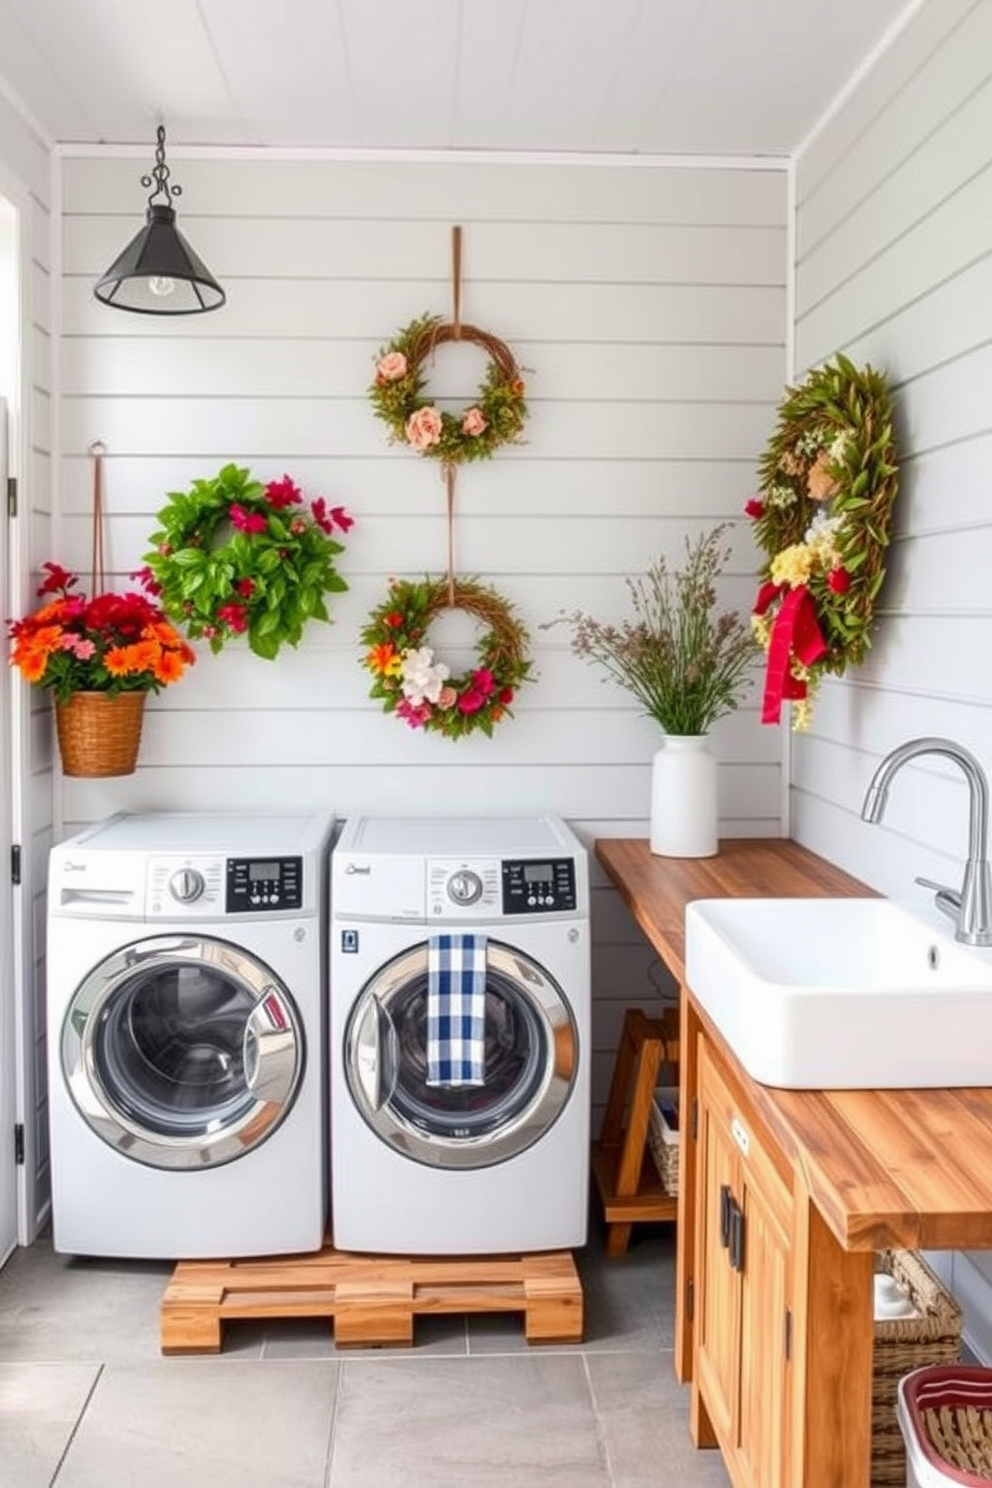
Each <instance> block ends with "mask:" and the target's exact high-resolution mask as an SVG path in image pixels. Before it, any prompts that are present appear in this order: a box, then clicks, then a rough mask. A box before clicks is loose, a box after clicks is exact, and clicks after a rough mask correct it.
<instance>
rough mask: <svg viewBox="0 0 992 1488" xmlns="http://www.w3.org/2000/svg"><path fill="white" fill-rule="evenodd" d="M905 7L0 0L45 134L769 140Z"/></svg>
mask: <svg viewBox="0 0 992 1488" xmlns="http://www.w3.org/2000/svg"><path fill="white" fill-rule="evenodd" d="M916 8H917V5H916V4H914V3H907V0H0V78H2V79H3V82H4V84H5V88H6V91H7V92H8V94H9V95H10V96H12V97H13V98H14V99H15V100H18V101H20V103H21V104H22V105H23V106H24V108H25V109H26V110H27V112H28V113H29V115H30V116H31V117H32V118H33V119H34V120H35V122H36V123H37V124H39V125H40V126H41V127H42V128H43V130H44V131H45V132H46V134H47V135H48V136H49V138H50V139H51V140H52V141H53V142H55V143H64V144H70V143H79V144H97V143H105V144H112V145H118V144H139V143H141V142H143V141H146V140H153V139H154V133H155V126H156V125H157V124H158V123H159V122H162V123H164V124H165V125H166V129H167V131H168V137H169V140H170V141H171V142H173V143H180V144H198V145H222V146H230V145H242V146H274V147H281V148H286V147H297V146H299V147H320V148H335V149H390V150H391V149H410V150H498V151H506V150H510V151H521V150H522V151H569V152H580V153H590V152H591V153H606V154H620V155H629V154H642V155H647V154H651V155H654V154H667V153H673V152H674V153H686V152H687V153H690V154H700V153H702V154H719V155H722V154H734V155H741V154H748V155H752V154H760V155H765V154H770V155H788V154H791V153H793V152H794V151H795V149H796V147H797V145H799V144H800V143H801V142H802V140H803V139H804V138H805V137H806V136H807V134H808V133H809V132H810V130H811V129H812V128H813V127H814V125H815V124H816V122H817V121H818V119H820V118H821V116H822V115H823V114H824V112H825V111H826V110H827V109H828V108H829V107H830V105H831V103H832V101H833V100H834V99H835V98H836V97H837V95H838V93H839V92H840V90H841V89H843V88H844V86H845V85H846V84H847V83H848V81H849V80H850V79H851V77H852V76H853V75H854V74H855V73H856V71H857V69H858V68H859V67H860V66H861V64H862V63H863V62H864V61H865V59H866V58H867V57H869V56H870V55H871V54H872V53H873V52H874V51H875V50H876V49H877V48H878V47H879V46H881V45H883V44H884V41H885V38H886V36H887V35H889V34H891V31H892V28H893V27H894V26H897V25H898V24H899V23H900V21H901V20H902V19H904V18H905V16H906V15H907V14H908V13H909V12H911V11H912V10H914V9H916Z"/></svg>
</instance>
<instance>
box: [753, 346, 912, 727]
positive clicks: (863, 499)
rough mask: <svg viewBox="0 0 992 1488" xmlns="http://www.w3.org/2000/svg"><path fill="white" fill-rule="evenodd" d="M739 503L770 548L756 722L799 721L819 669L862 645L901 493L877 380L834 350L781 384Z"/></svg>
mask: <svg viewBox="0 0 992 1488" xmlns="http://www.w3.org/2000/svg"><path fill="white" fill-rule="evenodd" d="M758 470H759V490H758V493H757V495H756V496H754V497H752V498H751V500H750V501H748V503H747V505H746V507H745V511H746V512H747V515H748V516H749V517H751V518H752V519H753V522H754V527H753V531H754V535H755V538H756V539H757V541H758V543H759V545H760V546H761V547H762V548H764V550H765V552H766V553H767V555H768V557H767V560H766V562H765V563H764V565H763V567H762V570H761V577H762V580H763V582H762V584H761V586H760V588H759V590H758V597H757V600H756V602H755V607H754V613H753V615H752V626H753V629H754V633H755V636H756V639H757V641H758V643H759V644H760V645H761V646H762V648H763V649H764V651H765V653H766V655H767V676H766V685H765V697H764V706H763V709H762V722H763V723H777V722H779V719H780V716H781V707H782V703H783V702H784V701H789V702H791V703H792V704H793V720H792V721H793V728H794V729H804V728H807V727H808V725H809V722H810V719H811V717H812V705H813V699H814V697H815V694H816V689H817V687H818V685H819V682H820V679H821V677H822V676H823V675H824V674H825V673H831V674H833V675H834V676H841V675H843V673H844V671H845V670H846V668H847V667H848V666H855V665H857V664H859V663H860V662H862V661H863V660H864V658H865V656H866V654H867V652H868V649H869V647H870V645H871V627H872V621H873V617H874V608H875V602H876V600H877V598H878V594H879V590H880V589H881V587H882V582H883V580H884V578H885V565H884V554H885V549H886V548H887V547H888V544H889V541H890V537H891V520H892V506H893V503H894V501H895V498H896V493H897V490H898V461H897V454H896V447H895V441H894V437H893V429H892V402H891V397H890V394H889V391H888V387H887V385H886V381H885V378H884V377H883V376H882V374H881V373H880V372H877V371H875V370H874V369H873V368H872V367H870V366H865V367H862V368H858V367H855V366H854V364H853V363H852V362H850V361H849V360H848V358H847V357H845V356H842V355H838V356H836V357H835V358H834V359H833V361H832V362H828V363H826V364H825V365H824V366H822V367H819V368H817V369H816V370H814V371H813V372H811V373H810V374H809V376H808V377H807V378H806V380H805V382H803V383H802V384H801V385H800V386H799V387H795V388H788V389H787V390H786V396H785V398H784V400H783V401H782V403H781V405H780V407H779V412H778V423H777V426H776V429H775V432H774V434H773V435H772V438H771V440H770V441H769V443H768V446H767V448H766V450H765V453H764V455H763V457H762V459H761V462H760V465H759V467H758Z"/></svg>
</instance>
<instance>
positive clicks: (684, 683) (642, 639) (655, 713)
mask: <svg viewBox="0 0 992 1488" xmlns="http://www.w3.org/2000/svg"><path fill="white" fill-rule="evenodd" d="M729 525H730V524H729V523H726V522H721V523H720V524H719V525H717V526H716V527H714V528H712V529H711V530H710V531H709V532H706V533H704V534H702V535H701V536H700V537H698V538H696V539H695V540H690V539H689V538H688V537H687V538H686V539H685V563H684V565H683V567H682V568H681V569H675V570H673V569H672V568H670V567H669V565H668V562H667V561H666V559H665V558H664V557H661V558H658V559H657V560H656V561H655V562H654V563H653V564H652V565H651V567H650V568H649V569H648V570H647V572H646V573H645V574H644V575H643V576H638V577H636V578H630V577H628V578H627V579H626V581H625V582H626V584H627V588H628V590H629V592H630V598H631V602H632V604H633V608H634V616H633V618H632V619H628V620H624V621H623V622H622V623H621V624H620V625H604V624H603V623H602V622H601V621H599V620H596V619H594V618H593V617H592V616H590V615H587V614H584V613H583V612H582V611H580V610H576V611H574V612H573V613H572V614H570V615H565V614H563V615H561V616H559V617H558V619H557V620H552V621H549V622H548V623H547V624H546V625H545V626H543V627H542V629H549V628H550V627H551V626H554V625H559V624H567V625H570V626H571V627H572V640H571V649H572V651H573V652H574V653H575V655H576V656H581V657H582V658H583V660H585V661H591V662H593V663H595V664H596V665H597V666H601V667H602V668H603V669H604V670H605V672H606V674H607V676H606V677H605V678H604V679H603V680H604V681H606V680H612V681H614V682H616V683H617V684H618V685H619V686H621V687H623V688H625V689H626V691H628V692H630V693H632V694H633V695H634V697H636V698H637V699H638V701H639V702H640V703H641V704H642V706H643V708H644V711H645V713H646V714H647V715H648V717H650V718H653V719H654V720H655V722H656V723H658V724H659V725H660V726H661V728H662V729H664V731H665V733H666V734H705V733H708V732H709V730H710V729H711V728H712V726H713V724H714V723H715V722H716V720H717V719H718V718H722V717H723V716H724V715H725V714H727V713H732V712H733V711H734V710H735V709H736V708H737V706H738V704H739V702H740V699H741V697H742V696H743V694H744V692H745V691H746V689H747V687H748V686H749V685H750V680H751V679H750V678H748V676H747V673H748V671H749V670H750V669H751V668H752V667H753V665H754V659H755V649H754V641H753V638H752V636H751V630H750V626H749V624H748V623H747V622H746V621H745V619H744V617H743V616H742V615H740V614H739V613H738V612H737V611H735V610H718V608H717V595H716V580H717V579H718V578H719V576H720V575H721V573H722V572H723V570H724V568H725V567H726V564H727V562H728V560H729V558H730V549H729V548H727V547H725V546H724V545H723V537H724V534H725V533H726V531H727V530H728V528H729Z"/></svg>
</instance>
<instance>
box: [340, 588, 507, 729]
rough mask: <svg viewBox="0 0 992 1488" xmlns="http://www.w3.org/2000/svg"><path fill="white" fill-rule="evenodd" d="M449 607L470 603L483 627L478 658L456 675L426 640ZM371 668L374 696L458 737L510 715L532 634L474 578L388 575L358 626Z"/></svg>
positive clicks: (417, 722) (418, 723)
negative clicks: (381, 594)
mask: <svg viewBox="0 0 992 1488" xmlns="http://www.w3.org/2000/svg"><path fill="white" fill-rule="evenodd" d="M446 609H459V610H465V611H466V612H467V613H468V614H470V615H473V616H474V617H475V618H476V620H478V621H480V622H481V623H482V625H483V626H484V627H485V628H484V630H483V632H482V634H481V635H480V637H479V640H478V642H477V645H476V664H475V666H474V667H471V668H470V669H469V670H468V671H467V672H464V673H462V674H461V675H460V676H457V677H455V676H452V675H451V671H450V668H449V667H448V666H447V665H446V664H445V663H444V662H438V661H435V659H434V651H433V649H432V647H430V646H429V645H427V644H425V643H426V641H427V634H428V631H429V629H430V625H431V622H432V621H433V620H435V619H436V618H437V617H438V616H439V615H440V614H441V613H442V612H443V611H444V610H446ZM361 638H362V642H363V644H364V645H365V646H366V647H368V650H367V652H366V654H365V656H364V658H363V660H362V665H363V666H365V667H366V668H367V669H368V671H370V672H371V673H372V677H373V679H374V680H373V683H372V687H371V688H370V690H369V696H370V697H373V698H378V699H379V700H380V701H381V702H382V704H383V709H384V711H385V712H386V713H395V714H396V716H397V717H398V718H402V719H404V721H405V722H406V723H407V724H409V726H410V728H415V729H416V728H422V729H423V730H424V731H425V732H426V733H434V734H443V735H444V737H445V738H447V739H461V738H463V737H464V736H465V735H466V734H471V733H475V732H476V731H479V732H480V733H483V734H486V735H487V736H488V737H490V738H491V737H492V732H493V728H494V727H495V725H496V724H497V723H499V722H500V721H501V720H502V719H504V718H508V717H511V716H512V715H511V711H510V705H511V703H512V702H513V700H514V697H515V695H516V692H517V689H518V688H519V687H520V685H521V683H522V682H525V681H526V680H527V678H528V677H529V676H530V671H531V663H530V661H529V660H528V658H527V644H528V641H529V636H528V634H527V631H526V630H525V628H524V626H523V625H522V624H521V622H520V621H519V620H518V619H517V618H516V616H515V615H514V613H513V610H512V608H511V606H510V605H509V604H508V603H507V601H506V600H505V599H503V598H502V596H501V595H500V594H498V593H497V592H496V590H495V589H490V588H488V587H487V586H486V585H484V584H481V583H479V581H478V580H477V579H455V580H453V581H449V580H448V579H446V578H444V579H435V578H430V577H428V578H425V579H422V580H420V581H419V582H414V581H413V580H409V579H391V580H390V584H389V593H388V594H387V596H386V598H385V599H384V600H383V601H382V603H381V604H380V605H378V606H377V607H376V609H375V610H373V611H372V614H371V616H370V618H369V620H368V623H367V624H366V625H365V627H364V629H363V630H362V633H361Z"/></svg>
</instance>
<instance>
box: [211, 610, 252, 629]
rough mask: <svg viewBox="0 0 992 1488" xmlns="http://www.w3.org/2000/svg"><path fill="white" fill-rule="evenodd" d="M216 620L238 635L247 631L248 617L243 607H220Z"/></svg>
mask: <svg viewBox="0 0 992 1488" xmlns="http://www.w3.org/2000/svg"><path fill="white" fill-rule="evenodd" d="M217 619H218V620H223V622H224V624H225V625H229V626H230V627H231V629H232V630H234V631H237V632H238V633H239V634H240V633H241V632H242V631H244V630H247V629H248V615H247V613H246V611H245V607H244V605H239V604H226V605H221V607H220V609H219V610H218V611H217Z"/></svg>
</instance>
